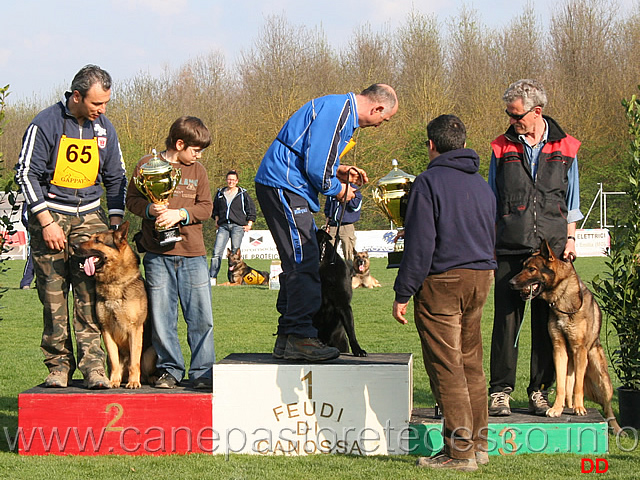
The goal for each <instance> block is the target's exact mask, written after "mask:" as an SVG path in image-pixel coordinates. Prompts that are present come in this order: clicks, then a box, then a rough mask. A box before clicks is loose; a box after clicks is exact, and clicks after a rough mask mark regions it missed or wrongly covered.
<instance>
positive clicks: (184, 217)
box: [180, 208, 189, 222]
mask: <svg viewBox="0 0 640 480" xmlns="http://www.w3.org/2000/svg"><path fill="white" fill-rule="evenodd" d="M188 217H189V214H188V213H187V211H186V210H185V209H184V208H181V209H180V221H182V222H186V221H187V218H188Z"/></svg>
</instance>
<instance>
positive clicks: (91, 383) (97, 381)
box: [84, 368, 111, 390]
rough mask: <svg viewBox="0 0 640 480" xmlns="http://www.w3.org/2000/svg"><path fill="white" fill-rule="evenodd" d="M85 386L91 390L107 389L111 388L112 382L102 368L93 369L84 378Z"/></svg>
mask: <svg viewBox="0 0 640 480" xmlns="http://www.w3.org/2000/svg"><path fill="white" fill-rule="evenodd" d="M84 386H85V387H87V388H88V389H89V390H106V389H107V388H111V383H110V382H109V379H108V378H107V376H106V375H105V373H104V370H103V369H102V368H96V369H95V370H91V371H90V372H89V375H87V376H86V377H85V379H84Z"/></svg>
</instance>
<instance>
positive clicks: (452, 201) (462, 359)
mask: <svg viewBox="0 0 640 480" xmlns="http://www.w3.org/2000/svg"><path fill="white" fill-rule="evenodd" d="M427 136H428V138H429V141H428V147H429V158H430V160H431V162H430V164H429V166H428V167H427V170H425V171H424V172H422V173H421V174H420V175H418V177H416V179H415V181H414V183H413V185H412V187H411V193H410V195H409V202H408V205H407V212H406V216H405V233H404V255H403V259H402V263H401V264H400V268H399V270H398V275H397V277H396V281H395V284H394V287H393V288H394V290H395V302H394V303H393V317H394V318H395V319H396V320H397V321H398V322H399V323H401V324H406V323H407V319H406V318H405V315H406V312H407V304H408V302H409V299H410V298H411V297H413V298H414V319H415V323H416V327H417V329H418V333H419V335H420V341H421V344H422V355H423V360H424V365H425V368H426V370H427V374H428V375H429V382H430V384H431V390H432V392H433V395H434V397H435V400H436V402H438V405H439V406H440V408H441V409H442V413H443V416H444V426H443V430H442V435H443V438H444V449H443V450H442V451H441V452H440V453H438V454H436V455H434V456H433V457H421V458H419V459H418V461H417V465H418V466H421V467H431V468H442V469H455V470H461V471H473V470H477V468H478V463H480V464H485V463H488V461H489V457H488V455H487V439H486V429H487V424H488V410H487V386H486V383H485V376H484V372H483V369H482V332H481V326H480V321H481V319H482V309H483V307H484V304H485V302H486V300H487V296H488V294H489V290H490V288H491V284H492V282H493V271H494V269H495V268H496V262H495V260H494V247H495V218H496V217H495V216H496V200H495V196H494V195H493V192H492V191H491V188H490V187H489V185H488V183H487V182H486V181H485V180H484V179H483V178H482V176H481V175H480V174H479V173H478V167H479V165H480V158H479V157H478V155H477V154H476V152H475V151H473V150H471V149H467V148H465V146H466V129H465V126H464V124H463V123H462V121H461V120H460V119H459V118H458V117H456V116H454V115H441V116H439V117H437V118H435V119H433V120H432V121H431V122H429V124H428V125H427Z"/></svg>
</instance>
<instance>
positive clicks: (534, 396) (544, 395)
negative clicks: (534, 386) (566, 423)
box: [529, 390, 551, 417]
mask: <svg viewBox="0 0 640 480" xmlns="http://www.w3.org/2000/svg"><path fill="white" fill-rule="evenodd" d="M550 408H551V406H550V405H549V391H548V390H536V391H534V392H531V393H530V394H529V413H534V414H536V415H538V416H539V417H545V416H546V415H547V412H548V411H549V409H550Z"/></svg>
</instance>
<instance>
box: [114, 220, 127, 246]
mask: <svg viewBox="0 0 640 480" xmlns="http://www.w3.org/2000/svg"><path fill="white" fill-rule="evenodd" d="M128 234H129V221H128V220H127V221H126V222H123V223H121V224H120V226H119V227H118V229H117V230H115V231H114V232H113V238H114V240H115V241H116V242H117V243H120V242H123V241H124V242H126V241H127V235H128Z"/></svg>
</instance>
